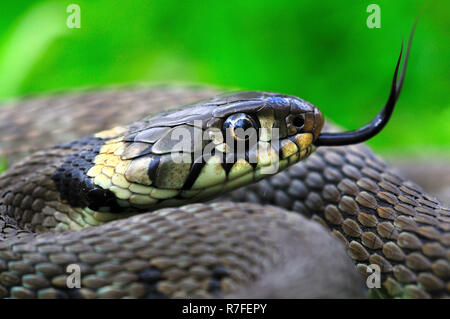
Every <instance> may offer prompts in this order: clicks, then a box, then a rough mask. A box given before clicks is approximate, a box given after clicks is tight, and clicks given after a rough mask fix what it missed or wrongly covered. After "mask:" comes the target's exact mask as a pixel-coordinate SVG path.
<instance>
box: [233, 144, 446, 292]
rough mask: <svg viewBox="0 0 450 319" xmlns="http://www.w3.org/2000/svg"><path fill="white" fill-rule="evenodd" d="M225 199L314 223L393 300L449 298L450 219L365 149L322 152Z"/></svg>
mask: <svg viewBox="0 0 450 319" xmlns="http://www.w3.org/2000/svg"><path fill="white" fill-rule="evenodd" d="M230 197H231V199H233V200H237V201H250V202H256V203H265V204H274V205H277V206H280V207H283V208H286V209H288V210H293V211H296V212H298V213H301V214H302V215H304V216H307V217H311V218H312V219H313V220H315V221H317V222H319V223H320V224H322V225H323V226H324V227H325V228H326V229H329V230H330V231H331V232H332V234H333V235H335V236H336V237H337V238H339V239H341V240H342V241H343V242H344V244H345V245H346V246H347V248H348V253H349V255H350V257H351V258H352V259H353V260H354V262H355V264H356V265H357V268H358V270H359V271H360V272H361V274H363V275H365V276H367V275H368V273H367V272H366V267H367V265H368V264H378V265H379V266H380V267H381V270H382V275H383V278H382V282H383V289H384V292H387V293H388V294H389V295H390V296H406V297H414V298H429V297H448V296H449V295H450V283H449V279H450V263H449V260H450V248H449V247H450V234H449V231H450V211H449V210H448V209H447V208H445V207H444V206H441V204H440V203H439V201H437V200H436V199H434V198H431V197H429V196H428V195H426V194H424V192H423V190H422V189H420V187H418V186H417V185H415V184H413V183H412V182H409V181H407V180H405V179H403V178H402V177H401V176H398V175H397V174H396V173H395V172H393V171H392V169H389V167H388V166H387V164H386V163H384V162H383V161H382V160H380V159H379V158H378V157H376V156H375V155H374V154H373V153H372V152H371V151H370V150H369V149H368V148H366V147H365V146H361V145H359V146H346V147H338V148H319V149H318V150H317V151H316V152H315V153H313V154H312V155H311V156H310V157H309V158H308V159H307V160H305V161H303V162H300V163H298V164H296V165H294V166H292V167H291V168H289V169H287V170H286V171H283V172H281V173H279V174H277V175H275V176H273V177H271V178H269V179H265V180H262V181H260V182H259V183H257V184H254V185H252V186H250V187H247V188H246V190H245V192H243V191H241V190H237V191H235V192H233V193H232V194H231V196H230Z"/></svg>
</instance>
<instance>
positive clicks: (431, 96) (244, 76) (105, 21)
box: [0, 0, 450, 154]
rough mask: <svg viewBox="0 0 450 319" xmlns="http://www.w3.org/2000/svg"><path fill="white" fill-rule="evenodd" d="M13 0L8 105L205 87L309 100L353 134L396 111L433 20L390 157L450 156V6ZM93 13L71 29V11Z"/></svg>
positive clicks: (3, 93) (7, 23)
mask: <svg viewBox="0 0 450 319" xmlns="http://www.w3.org/2000/svg"><path fill="white" fill-rule="evenodd" d="M373 2H374V0H371V1H360V0H359V1H346V2H345V3H344V2H343V1H331V0H326V1H313V0H308V1H284V0H278V1H262V0H252V1H244V0H231V1H169V0H150V1H112V0H86V1H77V0H74V1H73V2H69V1H56V0H51V1H50V0H48V1H20V0H15V1H3V2H2V3H1V5H0V7H1V20H0V100H8V99H11V98H16V97H20V96H23V95H26V94H30V93H38V92H39V93H45V92H48V91H52V90H55V89H64V88H76V87H85V86H104V85H108V84H119V83H130V82H150V83H151V82H161V81H162V82H172V81H176V82H178V83H179V82H188V83H191V82H196V83H207V84H213V85H218V86H222V87H226V88H240V89H251V90H268V91H278V92H283V93H288V94H294V95H297V96H300V97H302V98H305V99H307V100H309V101H311V102H312V103H314V104H316V105H317V106H319V107H320V108H321V109H322V111H323V112H324V113H325V114H326V116H328V117H329V118H331V119H333V120H334V121H335V122H336V123H338V124H340V125H341V126H344V127H347V128H355V127H358V126H361V125H362V124H365V123H366V122H367V121H368V120H369V119H370V118H372V116H373V115H374V114H376V113H377V112H378V110H379V109H380V108H381V107H382V106H383V105H384V103H385V100H386V99H387V95H388V92H389V86H390V82H391V78H392V74H393V70H394V67H395V62H396V59H397V56H398V54H399V50H400V43H401V40H402V39H406V38H407V36H408V34H409V31H410V29H411V26H412V24H413V21H414V20H415V18H416V17H417V16H418V15H419V14H420V13H421V12H423V15H422V17H421V19H420V22H419V25H418V28H417V32H416V36H415V38H414V42H413V47H412V52H411V58H410V64H409V68H408V72H407V77H406V81H405V85H404V90H403V92H402V96H401V98H400V101H399V103H398V108H397V111H396V112H395V113H394V117H393V120H392V121H391V123H390V124H389V125H388V127H387V128H386V129H385V131H384V132H383V133H382V134H381V135H380V136H378V137H376V138H374V139H373V140H372V141H370V144H371V145H372V146H373V147H375V148H376V149H377V150H379V151H381V152H382V153H383V154H392V153H398V152H402V153H403V154H405V152H406V153H407V154H409V153H421V154H424V153H426V154H428V153H430V152H439V153H440V154H449V153H450V147H449V146H450V125H449V122H450V105H449V98H448V97H449V84H450V83H449V82H450V76H449V65H448V62H449V30H450V28H449V27H450V25H449V19H448V13H449V12H450V10H449V9H450V2H449V1H445V0H442V1H429V0H428V1H425V0H424V1H412V0H401V1H399V0H397V1H392V0H391V1H388V0H383V1H381V0H379V1H376V2H375V3H377V4H378V5H379V6H380V7H381V28H380V29H369V28H368V27H367V26H366V19H367V17H368V15H369V13H367V12H366V7H367V6H368V5H369V4H370V3H373ZM70 3H76V4H78V5H79V6H80V7H81V28H80V29H69V28H67V26H66V19H67V17H68V15H69V13H66V8H67V6H68V5H69V4H70Z"/></svg>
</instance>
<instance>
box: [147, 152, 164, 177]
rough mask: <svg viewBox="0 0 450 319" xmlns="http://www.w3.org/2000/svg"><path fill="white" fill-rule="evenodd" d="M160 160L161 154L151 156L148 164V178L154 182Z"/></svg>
mask: <svg viewBox="0 0 450 319" xmlns="http://www.w3.org/2000/svg"><path fill="white" fill-rule="evenodd" d="M160 161H161V156H152V160H151V161H150V164H148V170H147V174H148V178H150V180H151V181H152V182H155V181H156V177H157V176H158V167H159V163H160Z"/></svg>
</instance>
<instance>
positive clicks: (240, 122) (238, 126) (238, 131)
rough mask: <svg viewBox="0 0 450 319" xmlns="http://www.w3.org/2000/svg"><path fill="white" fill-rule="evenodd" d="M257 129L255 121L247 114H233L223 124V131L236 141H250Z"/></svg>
mask: <svg viewBox="0 0 450 319" xmlns="http://www.w3.org/2000/svg"><path fill="white" fill-rule="evenodd" d="M256 128H257V124H256V121H255V119H254V118H253V117H251V116H250V115H248V114H245V113H236V114H232V115H230V116H229V117H228V118H227V119H226V120H225V122H224V123H223V129H224V130H225V131H226V133H227V134H231V136H233V138H234V139H235V140H248V139H249V137H250V136H251V135H253V134H256ZM248 129H250V130H249V131H248Z"/></svg>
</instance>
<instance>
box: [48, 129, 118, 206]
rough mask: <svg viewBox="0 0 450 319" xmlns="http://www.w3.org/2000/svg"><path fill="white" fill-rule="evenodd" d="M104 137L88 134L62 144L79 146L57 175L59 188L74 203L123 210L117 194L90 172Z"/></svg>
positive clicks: (55, 180) (63, 198) (56, 171)
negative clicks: (105, 186)
mask: <svg viewBox="0 0 450 319" xmlns="http://www.w3.org/2000/svg"><path fill="white" fill-rule="evenodd" d="M103 144H104V140H103V139H100V138H96V137H85V138H82V139H79V140H76V141H74V142H72V143H67V144H64V145H62V146H61V148H67V149H73V148H75V149H78V150H79V151H78V152H74V153H73V154H71V155H70V156H68V157H67V159H66V160H65V162H64V163H63V164H62V165H60V166H59V167H58V168H57V169H56V170H55V174H54V175H53V177H52V179H53V181H54V182H55V185H56V188H57V189H58V191H59V192H60V194H61V199H62V200H66V201H67V202H68V203H69V204H70V205H71V206H74V207H89V208H90V209H92V210H98V209H99V208H107V209H108V210H109V211H110V212H120V211H121V209H120V207H119V205H118V204H117V201H116V198H115V196H114V194H113V193H112V192H111V191H109V190H105V189H103V188H101V187H98V186H96V185H94V184H93V182H92V178H90V177H88V176H87V175H86V173H87V171H88V170H89V169H90V168H91V167H93V166H94V159H95V156H97V155H98V153H99V151H100V148H101V146H102V145H103Z"/></svg>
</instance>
